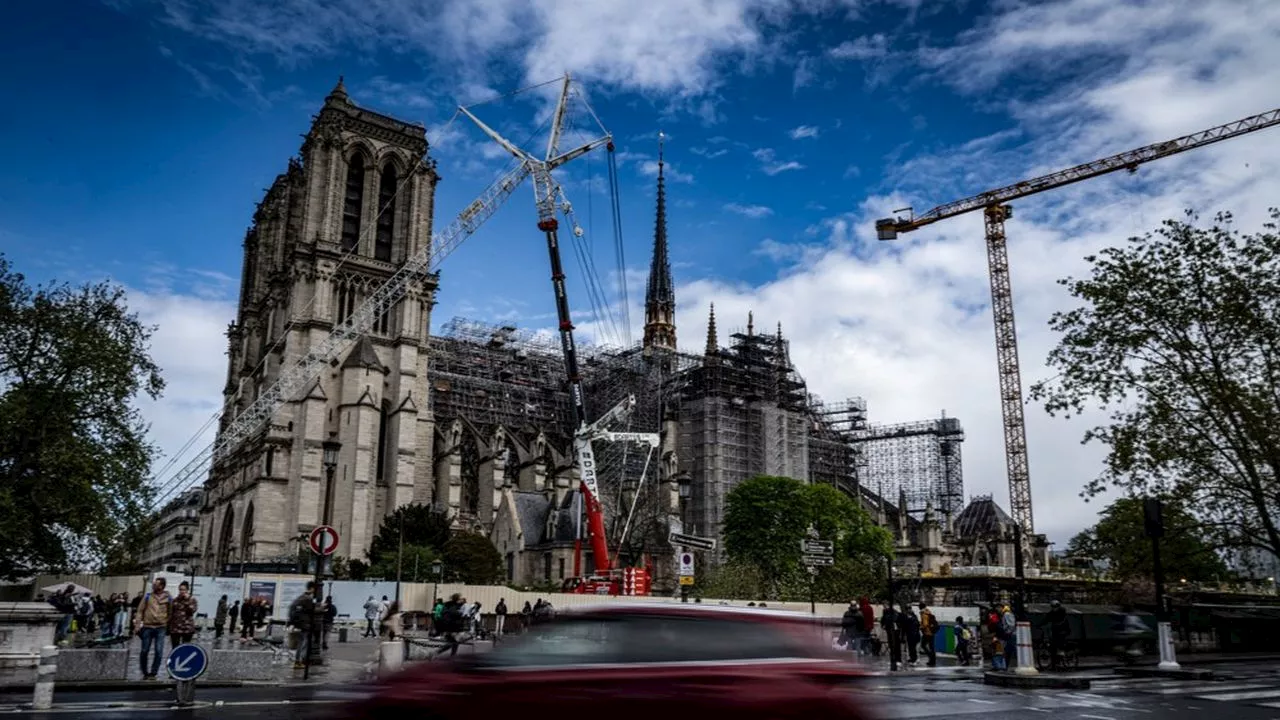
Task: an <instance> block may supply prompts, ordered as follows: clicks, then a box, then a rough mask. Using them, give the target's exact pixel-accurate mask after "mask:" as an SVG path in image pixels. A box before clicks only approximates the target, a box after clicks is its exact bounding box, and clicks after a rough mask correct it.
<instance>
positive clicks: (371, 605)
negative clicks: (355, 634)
mask: <svg viewBox="0 0 1280 720" xmlns="http://www.w3.org/2000/svg"><path fill="white" fill-rule="evenodd" d="M381 619H382V604H381V603H379V602H378V601H377V600H374V599H373V596H372V595H370V596H369V599H368V600H366V601H365V603H364V634H363V635H361V636H360V637H364V638H371V637H378V628H377V627H376V626H377V624H378V621H379V620H381Z"/></svg>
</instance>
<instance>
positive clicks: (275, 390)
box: [154, 162, 531, 508]
mask: <svg viewBox="0 0 1280 720" xmlns="http://www.w3.org/2000/svg"><path fill="white" fill-rule="evenodd" d="M530 171H531V168H530V166H529V163H528V162H521V163H520V164H519V165H518V166H516V167H515V168H514V169H512V170H511V171H510V172H508V173H507V174H505V175H503V176H502V177H500V178H498V179H497V180H496V181H494V183H493V184H492V185H490V186H489V187H488V188H486V189H485V191H484V192H483V193H481V194H480V196H479V197H478V198H476V199H475V201H474V202H472V203H471V204H470V205H468V206H467V207H466V208H465V209H464V210H463V211H462V213H461V214H459V215H458V217H457V218H455V219H454V221H453V222H452V223H450V224H449V226H448V227H446V228H445V229H444V230H443V231H442V232H440V233H436V234H433V235H432V237H431V241H430V242H429V243H428V244H427V245H425V246H424V247H423V248H421V249H420V250H419V251H418V252H417V253H416V254H415V255H414V256H413V257H411V258H409V259H408V260H407V261H405V263H404V264H403V265H401V266H400V268H399V269H398V270H396V272H395V274H393V275H392V276H391V277H390V278H389V279H388V280H387V281H386V282H385V283H383V284H382V285H381V286H380V287H378V288H377V289H376V290H374V291H373V294H371V295H370V296H369V297H368V298H366V299H365V300H364V301H363V302H362V303H361V304H360V305H359V307H357V308H356V309H355V310H354V311H353V312H352V313H351V315H350V317H348V318H347V319H346V320H344V321H343V322H341V323H338V324H337V325H336V326H335V327H334V328H333V331H332V332H331V333H329V336H328V337H327V338H325V339H324V340H323V341H322V342H321V343H319V344H318V345H316V346H314V347H312V348H310V349H309V350H308V351H307V354H306V355H304V356H303V357H301V358H299V359H298V361H297V362H296V363H294V364H293V365H290V366H288V367H287V368H285V369H283V370H282V371H281V373H280V376H279V377H278V378H277V379H276V381H275V382H274V383H273V384H272V385H271V386H270V387H269V388H267V389H266V390H263V391H262V392H261V393H260V394H259V395H258V397H256V398H254V401H253V402H252V403H250V405H249V406H248V407H246V408H245V409H244V410H243V411H241V412H240V413H239V414H237V415H236V416H235V418H234V419H233V420H232V421H231V422H230V423H229V424H228V425H227V426H226V427H225V428H223V430H222V431H221V432H220V433H219V434H218V438H217V440H215V441H214V443H213V444H212V445H210V446H209V448H208V449H206V451H204V452H202V453H201V454H200V455H199V456H197V457H196V458H195V459H193V460H192V461H191V462H190V463H188V464H187V465H186V466H185V467H184V468H183V469H182V470H181V471H179V472H178V474H177V475H176V476H174V479H173V481H171V482H170V483H169V484H168V488H169V489H168V490H163V491H162V492H161V493H159V494H158V496H157V498H156V501H155V503H154V505H155V507H156V508H159V507H162V506H163V505H164V502H165V501H167V500H168V499H169V498H171V497H173V496H174V495H177V494H178V493H181V492H182V491H183V490H185V489H186V488H187V487H190V486H191V485H192V484H193V483H194V482H195V480H196V479H197V478H198V477H199V474H200V473H202V472H203V471H205V470H207V469H208V467H209V465H210V464H211V463H212V462H216V461H218V460H221V459H222V458H224V457H226V456H227V455H228V454H230V453H231V452H232V451H233V450H234V449H235V448H237V447H238V446H239V445H240V443H242V442H244V440H246V439H247V438H249V437H250V436H251V435H253V434H254V433H256V432H258V431H259V430H261V429H262V428H263V426H265V425H266V424H267V422H268V421H269V420H270V419H271V416H272V415H274V414H275V412H276V410H278V409H279V407H280V406H281V405H282V404H284V403H285V402H287V401H288V400H290V399H292V398H293V397H295V396H297V394H298V393H300V392H302V391H303V390H305V389H306V387H307V386H308V385H310V384H311V382H312V381H313V380H315V378H316V377H317V376H318V375H319V374H320V371H321V369H322V368H323V367H324V366H325V365H327V364H328V363H329V362H331V361H332V360H334V359H336V358H338V357H339V356H341V355H342V353H343V352H345V351H346V350H347V348H349V347H350V346H351V345H352V344H353V343H354V342H355V341H356V340H358V339H359V338H360V336H361V335H362V334H364V333H365V332H368V330H369V328H371V327H373V324H374V322H375V321H376V320H377V319H378V318H379V317H381V316H382V315H383V314H385V313H387V312H389V311H390V310H391V309H392V308H394V307H395V305H396V303H398V302H399V301H400V300H401V299H402V298H403V297H404V295H405V293H406V292H407V291H408V289H409V286H410V285H411V284H412V282H413V281H415V280H417V279H419V278H422V277H423V276H424V275H425V274H426V273H428V272H430V271H431V269H432V268H433V267H435V266H437V265H439V263H440V261H442V260H443V259H444V258H446V257H448V255H449V254H450V253H452V252H453V251H454V250H455V249H457V247H458V246H459V245H460V244H462V241H463V240H465V239H466V238H468V237H470V236H471V235H472V234H473V233H475V231H476V230H478V229H479V228H480V226H481V225H483V224H484V223H485V221H486V220H488V219H489V218H490V217H492V216H493V214H494V213H495V212H497V210H498V208H499V207H501V206H502V204H503V202H505V201H506V199H507V198H508V197H510V196H511V193H512V192H514V191H515V189H516V188H517V187H519V185H520V183H521V182H523V181H524V179H525V178H526V177H527V176H528V175H529V173H530Z"/></svg>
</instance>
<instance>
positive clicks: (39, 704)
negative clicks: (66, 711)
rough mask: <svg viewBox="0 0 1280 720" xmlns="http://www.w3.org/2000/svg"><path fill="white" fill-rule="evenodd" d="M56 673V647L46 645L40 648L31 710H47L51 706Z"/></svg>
mask: <svg viewBox="0 0 1280 720" xmlns="http://www.w3.org/2000/svg"><path fill="white" fill-rule="evenodd" d="M57 675H58V648H57V647H56V646H54V645H46V646H44V647H42V648H40V665H39V666H38V667H37V668H36V691H35V694H34V695H33V696H32V698H31V709H32V710H48V709H49V708H51V707H53V681H54V678H56V677H57Z"/></svg>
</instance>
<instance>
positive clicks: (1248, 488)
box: [1032, 209, 1280, 552]
mask: <svg viewBox="0 0 1280 720" xmlns="http://www.w3.org/2000/svg"><path fill="white" fill-rule="evenodd" d="M1187 215H1188V217H1187V220H1186V221H1185V222H1180V221H1176V220H1168V221H1165V223H1164V224H1163V226H1162V227H1160V228H1159V229H1158V230H1156V231H1155V232H1154V233H1148V234H1147V235H1145V236H1143V237H1137V238H1130V239H1129V241H1128V243H1127V244H1126V245H1124V246H1122V247H1117V248H1110V249H1107V250H1104V251H1102V252H1101V253H1099V254H1098V255H1096V256H1090V257H1088V258H1086V260H1087V261H1088V262H1089V263H1090V264H1091V265H1092V268H1091V274H1090V276H1089V277H1088V278H1086V279H1075V278H1067V279H1065V280H1062V281H1061V284H1062V285H1064V286H1065V287H1066V288H1067V290H1068V291H1069V292H1070V293H1071V295H1072V296H1073V297H1075V298H1076V299H1077V300H1079V301H1081V303H1082V305H1081V306H1080V307H1078V308H1076V309H1074V310H1071V311H1068V312H1060V313H1056V314H1055V315H1054V316H1053V318H1052V319H1051V321H1050V326H1051V327H1052V328H1053V329H1054V330H1055V331H1057V332H1058V333H1060V334H1061V336H1062V337H1061V339H1060V340H1059V343H1058V346H1057V347H1056V348H1055V349H1054V350H1053V351H1052V352H1051V353H1050V355H1049V361H1048V362H1049V365H1050V367H1051V368H1052V369H1053V370H1054V371H1055V372H1056V374H1055V376H1054V377H1053V378H1052V379H1050V380H1047V381H1044V382H1041V383H1038V384H1036V385H1035V386H1034V387H1033V388H1032V398H1033V399H1036V400H1038V401H1041V402H1043V403H1044V405H1045V408H1046V409H1047V410H1048V411H1049V412H1050V413H1051V414H1065V415H1075V414H1079V413H1081V412H1083V411H1084V410H1085V409H1086V408H1090V407H1099V408H1101V409H1103V410H1106V411H1109V422H1108V423H1107V424H1104V425H1101V426H1099V427H1095V428H1093V429H1091V430H1089V431H1088V432H1087V433H1085V438H1084V441H1085V442H1091V441H1092V442H1100V443H1103V444H1105V445H1107V446H1109V451H1110V452H1109V455H1108V457H1107V462H1106V465H1105V468H1104V471H1103V473H1102V474H1101V475H1100V476H1099V477H1098V478H1096V479H1095V480H1094V481H1093V482H1092V483H1090V484H1089V485H1088V486H1087V487H1086V489H1085V494H1086V496H1093V495H1096V494H1098V493H1100V492H1102V491H1103V490H1105V489H1106V487H1107V486H1117V487H1120V488H1123V489H1125V490H1127V491H1129V492H1130V493H1131V494H1134V495H1146V494H1159V495H1162V496H1164V497H1167V498H1169V499H1171V500H1174V501H1176V502H1178V503H1180V504H1181V505H1182V506H1183V507H1186V508H1190V509H1192V512H1193V513H1194V515H1195V516H1196V518H1197V519H1198V520H1200V521H1201V522H1202V527H1203V528H1205V531H1206V533H1207V541H1208V542H1210V543H1212V544H1213V545H1214V546H1216V547H1235V548H1247V547H1255V548H1262V549H1265V550H1269V551H1271V552H1280V469H1278V464H1280V461H1278V460H1277V458H1280V434H1278V433H1276V430H1275V429H1276V428H1277V427H1280V361H1277V358H1278V357H1280V350H1278V349H1280V233H1277V224H1276V222H1271V223H1268V224H1266V225H1264V228H1263V231H1262V232H1259V233H1255V234H1251V235H1242V234H1241V233H1240V232H1239V231H1238V230H1235V229H1234V228H1233V227H1232V226H1231V222H1232V220H1231V216H1230V215H1229V214H1221V215H1218V216H1217V217H1216V218H1215V222H1214V224H1213V225H1212V226H1211V227H1209V228H1202V227H1198V226H1197V225H1196V223H1197V222H1198V217H1196V216H1195V215H1193V214H1192V213H1190V212H1188V214H1187ZM1271 217H1272V218H1273V221H1280V211H1277V210H1274V209H1273V210H1272V211H1271Z"/></svg>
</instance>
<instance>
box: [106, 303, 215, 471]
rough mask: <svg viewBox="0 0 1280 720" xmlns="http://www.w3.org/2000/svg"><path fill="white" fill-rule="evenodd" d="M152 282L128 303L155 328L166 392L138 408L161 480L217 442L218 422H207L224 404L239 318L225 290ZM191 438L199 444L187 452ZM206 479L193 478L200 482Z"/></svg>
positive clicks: (154, 356) (154, 351)
mask: <svg viewBox="0 0 1280 720" xmlns="http://www.w3.org/2000/svg"><path fill="white" fill-rule="evenodd" d="M149 284H152V285H153V288H154V289H152V290H139V289H132V290H130V291H129V293H128V301H129V308H130V309H131V310H132V311H134V312H136V313H137V314H138V317H139V319H140V320H141V321H142V322H143V324H145V325H153V326H156V328H157V329H156V332H155V334H154V335H153V336H152V338H151V357H152V359H154V360H155V361H156V364H157V365H159V366H160V371H161V375H162V376H163V377H164V380H165V390H164V395H162V396H161V398H160V399H159V400H154V401H153V400H150V399H144V400H141V401H139V402H138V407H139V408H140V410H141V412H142V415H143V417H144V418H145V419H146V421H147V422H148V423H150V424H151V432H150V439H151V441H152V442H153V443H155V444H156V445H157V446H158V447H159V448H160V450H161V451H162V454H161V455H160V457H158V458H157V461H156V462H155V463H154V464H153V473H154V474H155V476H156V477H157V478H158V479H159V480H160V481H161V482H162V483H163V482H164V481H167V480H170V479H172V478H173V476H174V475H175V474H177V472H178V471H180V470H181V469H182V468H183V467H184V466H185V465H186V464H187V463H188V462H190V461H191V460H192V459H194V458H195V457H196V456H197V454H198V453H199V452H200V451H202V450H203V449H204V448H206V447H208V446H209V445H210V444H211V443H212V442H213V439H214V434H215V430H216V428H217V425H216V423H214V424H209V425H206V423H207V422H208V420H209V419H210V417H211V416H212V415H213V414H214V413H215V412H217V411H218V410H219V409H220V407H221V403H222V389H223V386H224V385H225V384H226V382H227V356H226V352H227V338H226V330H227V324H228V323H230V322H232V321H234V320H235V314H236V305H235V301H234V300H233V299H229V298H228V296H227V295H226V294H222V295H221V296H220V297H215V296H214V295H213V293H207V294H203V295H192V294H190V293H178V292H175V291H173V290H170V289H167V288H165V287H164V286H165V285H167V283H165V282H163V281H162V282H160V283H149ZM192 438H196V440H195V442H192V443H190V445H189V447H186V448H185V450H184V449H183V448H184V446H187V445H188V441H189V440H191V439H192ZM175 460H176V462H172V463H171V462H170V461H175ZM204 479H205V478H204V476H203V475H199V476H196V477H194V478H193V480H194V481H195V482H197V483H198V482H203V481H204Z"/></svg>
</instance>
